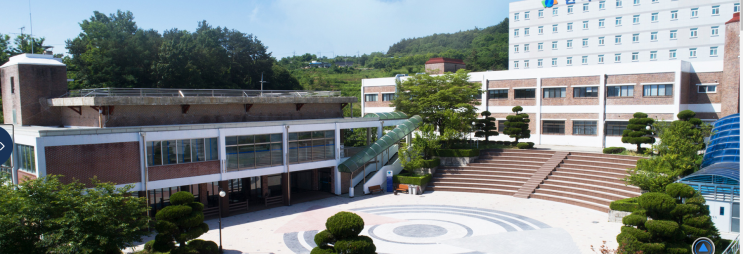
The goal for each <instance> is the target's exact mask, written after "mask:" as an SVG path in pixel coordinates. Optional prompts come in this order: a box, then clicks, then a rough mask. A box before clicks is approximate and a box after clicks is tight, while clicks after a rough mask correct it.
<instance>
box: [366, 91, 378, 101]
mask: <svg viewBox="0 0 743 254" xmlns="http://www.w3.org/2000/svg"><path fill="white" fill-rule="evenodd" d="M378 96H379V95H378V94H377V93H367V94H364V102H375V101H379V98H378ZM370 98H373V100H370Z"/></svg>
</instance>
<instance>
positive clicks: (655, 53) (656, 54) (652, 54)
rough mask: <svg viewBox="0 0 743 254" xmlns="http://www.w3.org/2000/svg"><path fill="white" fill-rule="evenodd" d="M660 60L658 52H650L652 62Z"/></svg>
mask: <svg viewBox="0 0 743 254" xmlns="http://www.w3.org/2000/svg"><path fill="white" fill-rule="evenodd" d="M653 60H658V51H650V61H653Z"/></svg>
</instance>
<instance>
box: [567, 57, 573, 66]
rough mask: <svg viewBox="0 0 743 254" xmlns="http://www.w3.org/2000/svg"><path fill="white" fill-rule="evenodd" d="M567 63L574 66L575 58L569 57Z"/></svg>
mask: <svg viewBox="0 0 743 254" xmlns="http://www.w3.org/2000/svg"><path fill="white" fill-rule="evenodd" d="M565 63H566V64H567V65H573V57H570V56H569V57H568V58H567V60H566V62H565Z"/></svg>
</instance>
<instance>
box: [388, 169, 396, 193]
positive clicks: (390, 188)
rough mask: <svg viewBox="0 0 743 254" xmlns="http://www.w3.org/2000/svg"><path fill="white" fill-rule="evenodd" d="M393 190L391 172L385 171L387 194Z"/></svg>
mask: <svg viewBox="0 0 743 254" xmlns="http://www.w3.org/2000/svg"><path fill="white" fill-rule="evenodd" d="M394 190H395V185H394V183H393V182H392V170H387V192H392V191H394Z"/></svg>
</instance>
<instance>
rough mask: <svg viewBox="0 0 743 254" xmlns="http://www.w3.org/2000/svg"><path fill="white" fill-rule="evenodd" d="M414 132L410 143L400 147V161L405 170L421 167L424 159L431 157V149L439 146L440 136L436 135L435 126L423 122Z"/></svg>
mask: <svg viewBox="0 0 743 254" xmlns="http://www.w3.org/2000/svg"><path fill="white" fill-rule="evenodd" d="M419 130H420V131H419V132H415V136H414V137H413V140H411V144H406V145H404V146H401V147H400V151H399V152H398V153H399V154H400V158H401V160H400V162H401V163H402V167H403V168H404V169H405V170H413V169H418V168H421V167H422V165H423V161H424V160H428V159H431V158H432V157H433V151H434V150H436V149H439V148H440V147H441V139H442V137H441V136H439V135H437V134H436V132H435V128H434V126H433V125H431V124H423V125H422V126H421V127H420V128H419Z"/></svg>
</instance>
